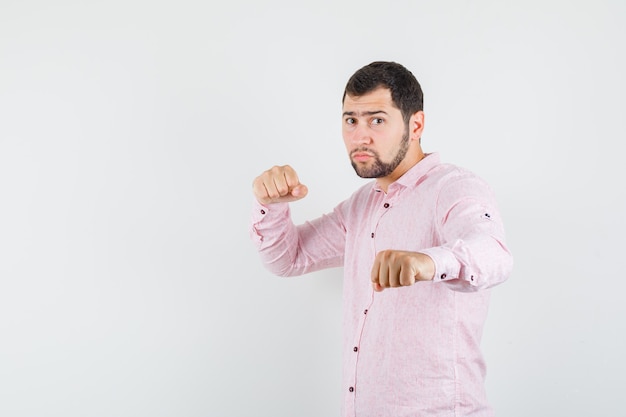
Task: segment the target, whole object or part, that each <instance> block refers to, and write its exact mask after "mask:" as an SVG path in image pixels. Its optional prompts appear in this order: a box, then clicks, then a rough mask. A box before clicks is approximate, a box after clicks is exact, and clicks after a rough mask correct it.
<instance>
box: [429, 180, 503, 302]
mask: <svg viewBox="0 0 626 417" xmlns="http://www.w3.org/2000/svg"><path fill="white" fill-rule="evenodd" d="M436 216H437V226H438V227H437V232H438V235H439V239H440V241H441V242H442V244H441V245H439V246H436V247H432V248H428V249H425V250H423V251H422V252H423V253H424V254H426V255H428V256H429V257H430V258H431V259H432V260H433V262H434V264H435V272H434V277H433V279H434V280H435V281H437V282H441V283H444V284H445V285H448V286H449V287H450V288H451V289H453V290H457V291H465V292H468V291H476V290H480V289H485V288H490V287H493V286H495V285H497V284H500V283H501V282H503V281H505V280H506V279H507V278H508V276H509V274H510V273H511V269H512V266H513V258H512V256H511V253H510V252H509V250H508V249H507V247H506V245H505V240H504V227H503V224H502V219H501V218H500V213H499V211H498V209H497V206H496V202H495V198H494V196H493V194H492V192H491V190H490V188H489V187H488V186H487V184H486V183H485V182H484V181H482V180H481V179H479V178H477V177H475V176H473V175H467V176H464V177H461V178H458V179H455V180H453V181H451V182H450V183H448V184H447V185H446V186H444V187H443V188H442V189H441V192H440V195H439V198H438V201H437V207H436Z"/></svg>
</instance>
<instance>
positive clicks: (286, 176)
mask: <svg viewBox="0 0 626 417" xmlns="http://www.w3.org/2000/svg"><path fill="white" fill-rule="evenodd" d="M252 190H253V191H254V196H255V197H256V199H257V200H258V201H259V203H261V204H274V203H289V202H290V201H296V200H300V199H301V198H303V197H305V196H306V195H307V193H308V192H309V190H308V189H307V188H306V185H304V184H300V180H299V179H298V175H297V174H296V171H294V170H293V168H291V167H290V166H289V165H285V166H282V167H279V166H275V167H272V168H270V169H268V170H267V171H265V172H263V173H262V174H261V175H259V176H258V177H256V178H255V179H254V182H253V183H252Z"/></svg>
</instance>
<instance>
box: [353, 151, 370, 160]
mask: <svg viewBox="0 0 626 417" xmlns="http://www.w3.org/2000/svg"><path fill="white" fill-rule="evenodd" d="M351 156H352V160H353V161H357V162H365V161H367V160H369V159H371V158H373V157H374V154H373V153H371V152H367V151H361V150H355V151H352V154H351Z"/></svg>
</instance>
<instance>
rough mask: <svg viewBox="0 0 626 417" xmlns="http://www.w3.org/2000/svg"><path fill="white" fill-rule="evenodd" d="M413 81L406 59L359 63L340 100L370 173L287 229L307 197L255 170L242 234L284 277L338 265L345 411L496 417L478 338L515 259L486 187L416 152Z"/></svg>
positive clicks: (358, 158)
mask: <svg viewBox="0 0 626 417" xmlns="http://www.w3.org/2000/svg"><path fill="white" fill-rule="evenodd" d="M422 102H423V98H422V90H421V87H420V85H419V83H418V81H417V80H416V79H415V77H414V76H413V74H411V73H410V72H409V71H408V70H407V69H406V68H404V67H403V66H401V65H399V64H397V63H393V62H374V63H372V64H369V65H367V66H365V67H363V68H361V69H360V70H358V71H357V72H356V73H355V74H354V75H353V76H352V77H351V78H350V80H349V81H348V83H347V86H346V89H345V92H344V96H343V128H342V133H343V139H344V142H345V145H346V149H347V151H348V155H349V157H350V161H351V163H352V166H353V167H354V169H355V171H356V173H357V174H358V175H359V176H361V177H364V178H375V181H372V182H371V183H369V184H367V185H365V186H363V187H361V188H360V189H359V190H357V191H356V192H355V193H354V194H353V195H352V196H351V197H350V198H349V199H347V200H346V201H344V202H342V203H340V204H339V205H338V206H337V207H336V208H335V209H334V210H333V212H332V213H329V214H327V215H324V216H322V217H320V218H318V219H316V220H313V221H311V222H306V223H305V224H302V225H300V226H297V227H296V226H295V225H294V224H293V223H292V221H291V218H290V213H289V205H288V204H287V203H289V202H292V201H295V200H299V199H301V198H303V197H305V196H306V194H307V187H306V186H305V185H304V184H301V183H300V181H299V179H298V176H297V174H296V172H295V170H294V169H292V168H291V167H290V166H282V167H277V166H275V167H273V168H271V169H269V170H268V171H265V172H264V173H262V174H261V175H260V176H259V177H257V178H256V179H255V180H254V184H253V191H254V195H255V197H256V202H255V207H254V213H253V224H252V231H251V236H252V237H253V239H254V240H255V242H256V244H257V247H258V249H259V253H260V255H261V258H262V260H263V261H264V262H265V264H266V266H267V267H268V268H269V269H270V270H271V271H272V272H274V273H276V274H278V275H282V276H292V275H300V274H305V273H308V272H312V271H316V270H320V269H322V268H329V267H337V266H343V267H344V313H343V314H344V318H343V319H344V321H343V323H344V347H343V348H344V351H343V355H344V367H343V389H344V390H345V393H344V398H343V405H342V415H343V416H357V417H366V416H372V417H373V416H376V417H392V416H393V417H399V416H407V417H408V416H411V417H414V416H458V417H460V416H463V417H467V416H472V417H488V416H493V411H492V409H491V408H490V406H489V404H488V402H487V399H486V395H485V389H484V377H485V364H484V361H483V357H482V355H481V352H480V346H479V345H480V338H481V333H482V329H483V324H484V321H485V318H486V315H487V306H488V301H489V288H490V287H493V286H494V285H496V284H499V283H501V282H502V281H504V280H505V279H506V278H507V277H508V275H509V273H510V270H511V266H512V258H511V255H510V253H509V251H508V250H507V248H506V246H505V243H504V230H503V227H502V222H501V220H500V216H499V213H498V210H497V208H496V203H495V201H494V198H493V195H492V193H491V191H490V189H489V187H488V186H487V184H486V183H485V182H484V181H482V180H481V179H480V178H478V177H477V176H475V175H474V174H472V173H471V172H468V171H467V170H464V169H461V168H458V167H455V166H453V165H450V164H444V163H441V162H440V159H439V155H438V154H436V153H431V154H425V153H424V152H423V151H422V148H421V136H422V131H423V129H424V112H423V111H422V107H423V105H422Z"/></svg>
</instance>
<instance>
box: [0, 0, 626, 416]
mask: <svg viewBox="0 0 626 417" xmlns="http://www.w3.org/2000/svg"><path fill="white" fill-rule="evenodd" d="M625 25H626V3H625V2H624V1H622V0H615V1H608V0H604V1H603V0H594V1H591V0H589V1H566V0H563V1H557V0H527V1H496V0H477V1H463V0H454V1H420V0H415V1H388V2H374V1H367V0H365V1H337V0H335V1H332V2H331V1H326V0H315V1H313V0H311V1H306V2H288V1H286V0H285V1H252V0H250V1H245V0H233V1H228V2H217V1H215V0H209V1H199V0H196V1H194V0H177V1H148V0H109V1H69V0H59V1H54V2H48V1H43V0H39V1H37V0H35V1H28V0H25V1H17V0H15V1H12V0H0V415H1V416H3V417H5V416H6V417H22V416H33V417H34V416H37V417H48V416H63V417H74V416H76V417H78V416H80V417H100V416H102V417H105V416H106V417H109V416H116V417H127V416H128V417H137V416H146V417H147V416H150V417H158V416H185V417H195V416H198V417H199V416H268V417H282V416H285V417H287V416H297V417H309V416H310V417H314V416H315V417H320V416H338V415H339V406H340V398H341V386H340V367H341V363H340V360H341V346H340V340H341V327H340V317H341V286H342V283H341V281H342V271H341V269H333V270H327V271H322V272H318V273H314V274H310V275H308V276H304V277H299V278H293V279H284V278H277V277H274V276H272V275H271V274H269V273H268V272H267V271H265V270H264V269H263V267H262V266H261V263H260V261H259V259H258V256H257V254H256V252H255V250H254V248H253V245H252V243H251V242H250V240H249V237H248V223H249V218H250V207H251V202H252V193H251V184H252V180H253V178H254V177H255V176H256V175H258V174H259V173H260V172H261V171H263V170H265V169H267V168H269V167H271V166H272V165H275V164H287V163H288V164H291V165H292V166H293V167H294V168H296V169H297V171H298V173H299V174H300V178H301V180H302V182H303V183H305V184H307V185H308V187H309V189H310V193H309V196H308V197H307V198H306V199H305V200H302V201H300V202H298V203H296V204H293V215H294V219H295V221H297V222H301V221H304V220H305V219H308V218H311V217H315V216H318V215H321V214H323V213H325V212H327V211H330V210H332V208H333V207H334V206H335V205H336V204H337V203H338V202H339V201H341V200H342V199H344V198H346V197H348V196H349V195H350V194H351V193H352V192H353V191H354V190H355V189H356V188H357V187H358V186H360V185H362V184H363V183H364V181H365V180H362V179H360V178H358V177H356V175H355V174H354V172H353V171H352V168H351V167H350V165H349V163H348V158H347V156H346V154H345V149H344V147H343V142H342V140H341V132H340V126H341V125H340V121H341V116H340V111H341V95H342V92H343V88H344V86H345V82H346V81H347V79H348V78H349V77H350V75H352V73H353V72H354V71H356V70H357V69H358V68H360V67H361V66H363V65H366V64H368V63H370V62H372V61H375V60H393V61H397V62H400V63H402V64H403V65H405V66H406V67H407V68H409V69H410V70H411V71H412V72H413V73H414V74H415V75H416V77H417V78H418V79H419V81H420V82H421V84H422V87H423V89H424V93H425V112H426V130H425V134H424V136H423V139H422V144H423V147H424V149H425V150H426V151H427V152H433V151H438V152H440V153H441V157H442V159H443V160H444V161H446V162H452V163H455V164H457V165H460V166H463V167H466V168H469V169H471V170H473V171H475V172H476V173H478V174H479V175H481V176H482V177H484V178H485V179H486V180H487V181H488V182H489V183H490V184H491V185H492V187H493V189H494V190H495V192H496V196H497V198H498V201H499V204H500V208H501V211H502V213H503V217H504V219H505V227H506V230H507V239H508V243H509V245H510V248H511V250H512V252H513V254H514V256H515V267H514V272H513V274H512V276H511V277H510V280H509V281H507V282H506V283H504V284H503V285H501V286H500V287H497V288H496V289H494V290H493V292H492V304H491V309H490V316H489V319H488V321H487V324H486V328H485V334H484V338H483V349H484V352H485V355H486V358H487V362H488V376H487V388H488V394H489V398H490V401H491V402H492V404H493V406H494V407H495V409H496V412H497V415H499V416H507V417H526V416H530V415H532V416H569V417H578V416H580V417H582V416H616V415H619V414H620V413H621V412H623V392H624V388H626V381H625V377H624V375H626V361H625V360H624V353H623V352H624V351H626V342H625V339H626V334H625V333H626V325H625V324H624V317H625V316H626V303H625V302H624V301H623V299H624V295H625V291H626V284H625V282H626V279H625V277H624V267H623V265H622V264H621V261H620V260H621V259H624V256H625V255H624V249H625V244H624V241H625V233H626V227H625V221H624V213H625V209H626V203H625V201H624V200H625V199H624V194H625V191H624V190H625V188H626V187H625V186H624V178H625V174H626V172H625V171H626V170H625V169H624V164H623V157H622V154H623V149H624V140H625V139H626V137H625V134H624V132H625V130H626V129H625V128H626V125H625V119H626V118H625V114H626V100H625V97H626V82H625V77H624V74H626V57H625V54H626V42H625V37H626V30H625V29H624V27H625Z"/></svg>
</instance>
